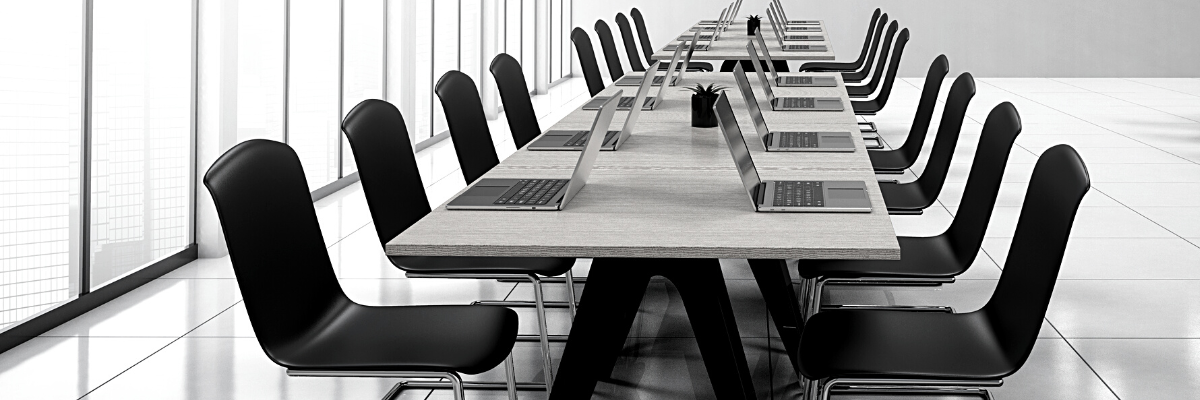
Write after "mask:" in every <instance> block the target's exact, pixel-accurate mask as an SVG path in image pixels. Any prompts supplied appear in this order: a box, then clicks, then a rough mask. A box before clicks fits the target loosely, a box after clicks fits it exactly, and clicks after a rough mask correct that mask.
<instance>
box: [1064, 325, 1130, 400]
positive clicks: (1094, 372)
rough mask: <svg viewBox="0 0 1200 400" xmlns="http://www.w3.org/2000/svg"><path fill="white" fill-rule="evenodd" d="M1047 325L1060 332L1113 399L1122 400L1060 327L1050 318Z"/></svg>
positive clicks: (1068, 345)
mask: <svg viewBox="0 0 1200 400" xmlns="http://www.w3.org/2000/svg"><path fill="white" fill-rule="evenodd" d="M1046 323H1047V324H1050V327H1051V328H1054V331H1055V332H1058V336H1059V337H1060V338H1062V340H1063V342H1064V343H1066V344H1067V347H1070V348H1071V351H1073V352H1075V356H1076V357H1079V360H1080V361H1083V365H1086V366H1087V367H1088V369H1089V370H1091V371H1092V374H1093V375H1096V379H1099V380H1100V383H1103V384H1104V387H1105V388H1107V389H1108V392H1109V393H1112V395H1113V397H1115V398H1116V399H1117V400H1121V396H1120V395H1118V394H1117V391H1116V390H1113V388H1112V385H1109V384H1108V381H1106V380H1104V377H1103V376H1100V372H1099V371H1096V368H1094V367H1092V363H1090V362H1088V360H1087V359H1086V358H1083V354H1081V353H1080V352H1079V349H1076V348H1075V345H1074V344H1071V341H1070V340H1067V337H1066V336H1064V335H1063V334H1062V331H1059V330H1058V327H1057V326H1054V323H1053V322H1050V319H1048V318H1047V319H1046Z"/></svg>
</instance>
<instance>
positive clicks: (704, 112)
mask: <svg viewBox="0 0 1200 400" xmlns="http://www.w3.org/2000/svg"><path fill="white" fill-rule="evenodd" d="M716 103H717V96H701V95H695V94H694V95H692V126H693V127H696V128H715V127H717V113H716V112H714V111H713V105H715V104H716Z"/></svg>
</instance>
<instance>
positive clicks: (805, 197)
mask: <svg viewBox="0 0 1200 400" xmlns="http://www.w3.org/2000/svg"><path fill="white" fill-rule="evenodd" d="M772 205H774V206H782V207H824V206H825V196H824V195H823V194H822V191H821V182H813V181H779V182H775V199H774V202H773V203H772Z"/></svg>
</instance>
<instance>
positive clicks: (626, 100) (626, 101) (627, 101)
mask: <svg viewBox="0 0 1200 400" xmlns="http://www.w3.org/2000/svg"><path fill="white" fill-rule="evenodd" d="M652 100H654V98H653V97H647V98H646V102H645V104H642V106H645V105H646V104H650V102H651V101H652ZM635 101H637V97H622V98H621V100H617V108H633V102H635Z"/></svg>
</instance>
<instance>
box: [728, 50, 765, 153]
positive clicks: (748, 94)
mask: <svg viewBox="0 0 1200 400" xmlns="http://www.w3.org/2000/svg"><path fill="white" fill-rule="evenodd" d="M741 69H742V66H741V65H738V66H736V67H733V71H734V74H733V79H735V80H737V85H738V89H741V91H742V99H744V100H746V108H748V109H750V120H751V121H753V122H754V130H756V131H758V137H759V138H760V139H764V140H765V139H766V137H767V135H769V134H770V133H771V130H770V129H768V128H767V121H766V120H765V119H763V114H762V109H761V108H759V107H758V99H757V98H755V97H754V88H752V87H751V86H750V79H747V78H746V73H745V72H743V71H742V70H741Z"/></svg>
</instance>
